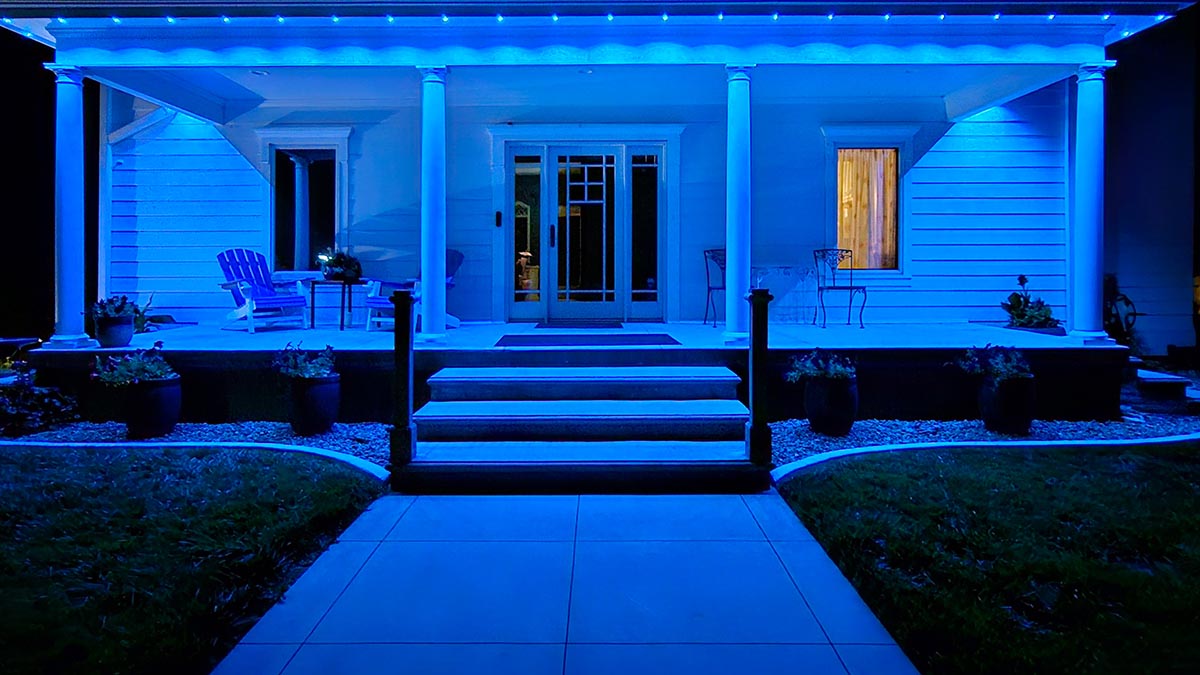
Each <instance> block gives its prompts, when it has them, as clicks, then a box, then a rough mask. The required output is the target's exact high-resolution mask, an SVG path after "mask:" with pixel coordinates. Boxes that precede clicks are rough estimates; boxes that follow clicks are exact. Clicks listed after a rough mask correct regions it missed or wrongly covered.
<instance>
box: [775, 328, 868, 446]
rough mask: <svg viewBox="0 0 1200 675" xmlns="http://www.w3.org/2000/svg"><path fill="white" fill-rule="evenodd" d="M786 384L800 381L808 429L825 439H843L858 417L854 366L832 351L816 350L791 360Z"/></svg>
mask: <svg viewBox="0 0 1200 675" xmlns="http://www.w3.org/2000/svg"><path fill="white" fill-rule="evenodd" d="M786 377H787V381H788V382H801V381H803V382H804V410H805V413H806V414H807V415H808V424H809V426H810V427H812V430H813V431H815V432H817V433H819V434H825V435H826V436H845V435H846V434H848V433H850V427H852V426H854V419H855V418H856V417H857V416H858V378H857V377H856V375H855V370H854V363H853V362H851V361H850V359H848V358H846V357H844V356H840V355H838V354H834V353H833V352H829V351H825V350H821V349H817V350H814V351H812V352H809V353H808V354H805V355H804V356H801V357H799V358H795V357H793V358H792V368H791V370H789V371H788V373H787V376H786Z"/></svg>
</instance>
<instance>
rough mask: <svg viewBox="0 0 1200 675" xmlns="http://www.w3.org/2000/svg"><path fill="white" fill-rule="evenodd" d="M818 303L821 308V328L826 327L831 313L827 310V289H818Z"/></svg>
mask: <svg viewBox="0 0 1200 675" xmlns="http://www.w3.org/2000/svg"><path fill="white" fill-rule="evenodd" d="M817 305H818V306H820V308H821V328H824V327H825V322H826V320H827V319H828V316H829V315H828V312H826V311H825V291H823V290H818V291H817Z"/></svg>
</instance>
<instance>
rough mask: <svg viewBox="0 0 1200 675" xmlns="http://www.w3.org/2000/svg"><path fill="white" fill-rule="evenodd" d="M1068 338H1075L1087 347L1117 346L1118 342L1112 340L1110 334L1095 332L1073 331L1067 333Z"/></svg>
mask: <svg viewBox="0 0 1200 675" xmlns="http://www.w3.org/2000/svg"><path fill="white" fill-rule="evenodd" d="M1067 337H1070V338H1074V339H1076V340H1079V341H1080V342H1082V343H1083V345H1084V346H1085V347H1091V346H1097V347H1099V346H1105V345H1115V344H1117V341H1116V340H1114V339H1112V338H1110V337H1109V336H1108V333H1105V332H1104V331H1102V330H1100V331H1095V330H1072V331H1067Z"/></svg>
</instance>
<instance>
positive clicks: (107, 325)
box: [96, 314, 133, 347]
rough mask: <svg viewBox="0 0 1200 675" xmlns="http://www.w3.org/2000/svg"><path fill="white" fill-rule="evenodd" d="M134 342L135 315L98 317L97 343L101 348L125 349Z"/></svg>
mask: <svg viewBox="0 0 1200 675" xmlns="http://www.w3.org/2000/svg"><path fill="white" fill-rule="evenodd" d="M130 340H133V315H132V314H130V315H129V316H98V317H96V341H97V342H99V343H100V346H101V347H124V346H126V345H128V344H129V342H130Z"/></svg>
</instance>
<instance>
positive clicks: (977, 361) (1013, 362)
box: [957, 344, 1036, 436]
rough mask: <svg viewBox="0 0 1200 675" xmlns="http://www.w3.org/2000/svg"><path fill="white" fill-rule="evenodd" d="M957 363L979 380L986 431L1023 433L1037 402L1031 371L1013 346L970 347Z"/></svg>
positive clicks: (981, 415) (1026, 429) (1027, 363)
mask: <svg viewBox="0 0 1200 675" xmlns="http://www.w3.org/2000/svg"><path fill="white" fill-rule="evenodd" d="M957 365H958V367H959V368H961V369H962V370H963V371H964V372H966V373H967V374H969V375H974V376H976V377H978V378H979V379H980V382H979V416H980V417H982V418H983V426H985V427H987V429H988V430H989V431H995V432H998V433H1002V434H1013V435H1017V436H1026V435H1028V434H1029V429H1030V427H1031V426H1032V424H1033V413H1034V405H1035V403H1036V398H1035V389H1034V377H1033V370H1032V369H1031V368H1030V367H1029V362H1028V361H1026V360H1025V356H1024V355H1023V354H1022V353H1021V351H1020V350H1018V349H1016V348H1014V347H996V346H993V345H990V344H989V345H986V346H984V347H971V348H968V349H967V352H966V353H965V354H964V355H963V356H962V357H961V358H959V360H958V361H957Z"/></svg>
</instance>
